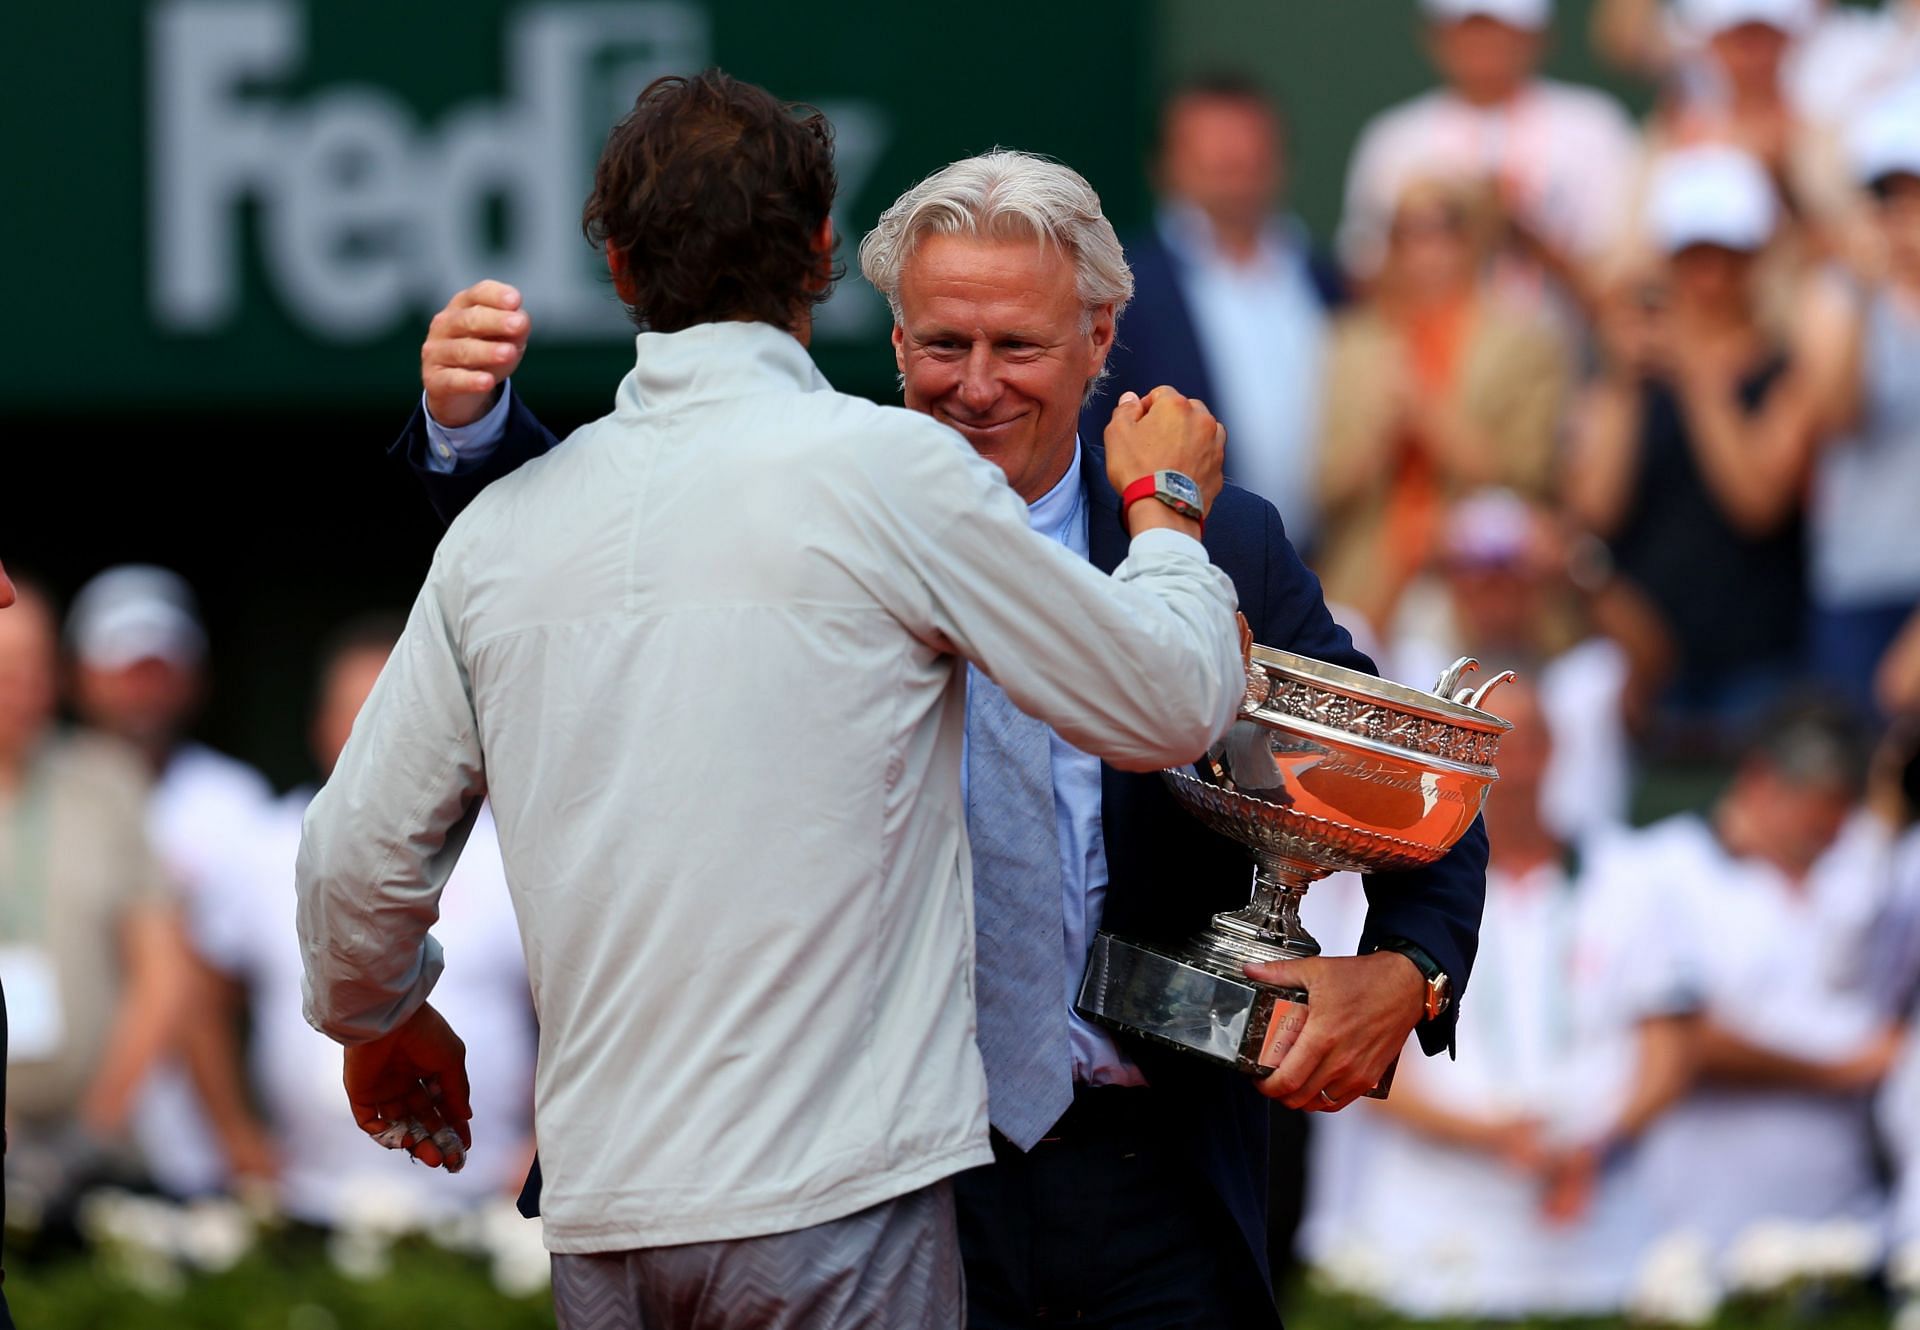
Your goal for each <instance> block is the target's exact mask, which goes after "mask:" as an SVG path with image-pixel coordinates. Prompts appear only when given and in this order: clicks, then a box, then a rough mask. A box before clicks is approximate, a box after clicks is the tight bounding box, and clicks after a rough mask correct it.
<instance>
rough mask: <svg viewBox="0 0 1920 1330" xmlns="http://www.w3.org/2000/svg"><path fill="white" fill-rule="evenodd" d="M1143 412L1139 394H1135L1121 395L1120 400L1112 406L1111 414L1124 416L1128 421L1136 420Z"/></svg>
mask: <svg viewBox="0 0 1920 1330" xmlns="http://www.w3.org/2000/svg"><path fill="white" fill-rule="evenodd" d="M1143 410H1145V408H1144V407H1142V406H1141V405H1140V394H1139V393H1136V392H1131V391H1129V392H1124V393H1121V394H1120V400H1119V401H1117V402H1115V403H1114V404H1113V414H1114V415H1116V416H1119V415H1125V416H1126V418H1127V419H1129V420H1138V419H1139V418H1140V413H1141V412H1142V411H1143Z"/></svg>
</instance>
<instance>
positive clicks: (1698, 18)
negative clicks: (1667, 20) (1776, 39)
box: [1675, 0, 1820, 37]
mask: <svg viewBox="0 0 1920 1330" xmlns="http://www.w3.org/2000/svg"><path fill="white" fill-rule="evenodd" d="M1675 8H1676V9H1677V10H1678V12H1679V16H1680V21H1681V22H1682V23H1684V24H1686V25H1687V26H1688V27H1689V28H1691V29H1693V31H1694V32H1696V33H1698V34H1699V35H1700V36H1702V37H1711V36H1713V34H1714V33H1716V32H1725V31H1726V30H1727V29H1728V28H1737V27H1739V26H1740V25H1741V24H1743V23H1764V24H1766V25H1767V26H1768V27H1769V28H1778V29H1779V30H1780V31H1781V32H1784V33H1788V34H1790V35H1792V36H1796V37H1797V36H1799V35H1800V34H1801V33H1803V32H1805V31H1807V30H1808V29H1809V28H1811V27H1812V26H1813V25H1814V23H1815V22H1816V21H1817V20H1818V19H1819V16H1820V15H1819V7H1818V5H1817V4H1816V3H1815V0H1677V2H1676V5H1675Z"/></svg>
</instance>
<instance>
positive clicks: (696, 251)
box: [581, 69, 840, 332]
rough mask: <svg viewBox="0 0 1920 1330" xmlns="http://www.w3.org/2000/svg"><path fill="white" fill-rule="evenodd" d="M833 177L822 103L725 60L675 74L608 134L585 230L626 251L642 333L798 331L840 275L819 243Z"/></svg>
mask: <svg viewBox="0 0 1920 1330" xmlns="http://www.w3.org/2000/svg"><path fill="white" fill-rule="evenodd" d="M834 188H835V179H834V173H833V128H832V126H831V125H829V124H828V123H827V118H826V117H825V116H824V115H822V114H821V113H820V112H819V111H818V110H816V109H814V108H813V107H810V106H803V105H798V104H792V103H787V102H782V101H780V100H779V99H778V98H776V97H774V96H773V95H772V94H771V93H769V92H768V91H767V90H766V89H764V88H759V87H755V86H754V85H753V84H751V83H742V82H741V81H739V80H738V79H735V78H733V77H731V76H730V75H728V74H726V73H724V72H723V71H721V70H718V69H709V70H707V71H706V72H705V73H703V74H697V75H695V76H694V77H692V78H682V77H680V76H678V75H669V76H668V77H666V78H659V79H655V80H654V81H653V82H652V83H650V84H648V85H647V87H646V90H645V91H643V92H642V93H641V94H640V97H639V99H638V100H637V101H635V102H634V105H633V110H632V111H631V112H630V113H629V114H628V115H627V117H626V118H625V119H624V120H622V121H621V122H620V123H619V124H617V125H615V126H614V128H613V132H612V133H611V134H609V135H608V136H607V146H606V148H605V149H604V150H603V151H602V152H601V154H600V164H599V166H597V167H596V168H595V169H594V173H593V194H592V196H591V197H589V198H588V199H587V207H586V212H585V215H584V216H583V217H582V219H581V229H582V230H584V231H585V232H586V234H587V239H588V240H590V241H592V242H593V243H594V244H595V245H596V246H599V247H601V248H604V249H606V250H607V251H608V252H609V254H618V256H619V257H620V259H621V260H622V266H623V268H624V272H623V278H624V280H623V281H622V282H621V283H620V286H621V296H622V298H623V299H624V300H625V301H626V302H627V312H628V314H629V315H631V316H632V318H633V321H634V323H635V324H636V325H637V326H638V327H640V328H641V329H642V330H643V331H652V332H678V331H680V330H681V329H683V328H690V327H692V326H694V325H695V324H699V323H713V322H717V321H720V320H725V319H755V320H759V321H761V322H764V323H771V324H774V325H776V326H777V327H781V328H791V327H792V326H793V325H794V323H795V322H796V321H797V320H798V319H799V317H800V316H801V314H802V313H803V312H804V311H805V310H806V309H807V308H808V306H810V305H814V304H818V303H819V302H820V301H822V300H825V299H826V298H827V296H828V294H829V293H831V291H832V289H833V287H832V283H833V282H834V281H837V280H838V279H839V276H840V272H839V269H838V268H837V267H836V268H834V269H831V270H826V271H823V268H822V262H821V256H820V254H819V252H818V251H817V250H816V249H815V248H814V238H815V237H816V236H817V235H818V234H819V231H820V224H821V223H822V222H823V221H825V220H826V218H827V213H828V211H829V210H830V209H831V208H832V207H833V194H834ZM823 278H824V279H825V280H822V279H823Z"/></svg>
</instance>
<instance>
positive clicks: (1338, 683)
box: [1242, 642, 1513, 765]
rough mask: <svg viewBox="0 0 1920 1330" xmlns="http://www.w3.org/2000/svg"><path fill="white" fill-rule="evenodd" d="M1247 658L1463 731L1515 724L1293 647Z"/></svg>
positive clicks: (1500, 729) (1263, 649)
mask: <svg viewBox="0 0 1920 1330" xmlns="http://www.w3.org/2000/svg"><path fill="white" fill-rule="evenodd" d="M1248 658H1249V660H1250V661H1253V662H1256V663H1258V664H1259V665H1261V666H1263V667H1265V668H1266V669H1268V670H1272V671H1278V672H1279V673H1280V674H1281V675H1283V676H1286V675H1292V676H1296V677H1298V678H1300V679H1301V680H1303V681H1305V682H1309V683H1315V684H1318V685H1320V686H1321V687H1323V688H1331V689H1333V690H1334V691H1335V692H1340V693H1345V694H1347V695H1348V696H1349V697H1354V698H1359V699H1362V700H1364V701H1368V702H1384V703H1387V704H1389V705H1391V706H1394V707H1397V708H1399V709H1401V710H1405V711H1408V712H1412V713H1414V714H1415V715H1419V716H1423V717H1426V718H1428V719H1432V720H1439V721H1444V722H1446V723H1447V724H1449V725H1458V726H1460V727H1461V728H1462V729H1469V730H1478V731H1481V732H1483V733H1487V734H1505V733H1507V732H1508V731H1509V730H1511V729H1512V728H1513V722H1512V721H1510V720H1507V719H1506V718H1505V717H1503V716H1497V715H1495V714H1494V713H1493V712H1491V711H1483V710H1481V709H1480V708H1479V707H1474V706H1468V705H1467V704H1466V703H1464V702H1455V701H1453V700H1451V699H1449V698H1446V697H1442V696H1441V695H1439V694H1438V693H1430V692H1427V691H1426V690H1425V689H1421V688H1415V687H1413V686H1412V685H1411V684H1403V683H1395V682H1394V681H1393V680H1391V679H1383V678H1381V677H1380V676H1379V675H1377V674H1367V673H1365V672H1364V671H1362V670H1353V669H1348V668H1347V667H1346V666H1344V665H1334V664H1331V663H1329V662H1327V661H1324V660H1316V659H1314V658H1313V657H1312V656H1301V655H1296V654H1295V653H1294V652H1291V651H1282V650H1280V649H1279V648H1278V647H1269V646H1262V645H1260V644H1259V643H1257V642H1256V643H1254V644H1253V646H1252V647H1251V648H1250V649H1249V651H1248ZM1459 665H1465V666H1467V667H1468V668H1473V667H1474V666H1475V662H1472V661H1462V662H1459V663H1458V664H1457V665H1456V667H1455V668H1456V669H1457V668H1459ZM1453 673H1454V671H1453V670H1449V671H1448V675H1449V676H1452V675H1453ZM1496 682H1498V680H1496ZM1488 691H1489V689H1488V688H1483V689H1482V690H1481V695H1482V696H1484V695H1485V694H1486V693H1487V692H1488ZM1264 705H1265V699H1264V698H1263V699H1262V700H1261V705H1260V706H1256V707H1253V708H1250V709H1249V710H1247V711H1245V712H1243V713H1242V714H1243V715H1252V714H1255V713H1257V712H1258V711H1260V710H1261V709H1262V708H1263V707H1264ZM1287 719H1288V722H1289V723H1290V724H1297V723H1298V720H1299V718H1298V717H1294V716H1289V717H1288V718H1287ZM1386 747H1388V748H1393V749H1394V750H1395V751H1396V752H1402V753H1407V752H1408V750H1405V749H1400V748H1397V747H1396V746H1395V745H1392V744H1388V745H1386ZM1408 755H1409V756H1411V755H1412V754H1411V753H1409V754H1408ZM1430 756H1431V755H1429V754H1420V757H1421V759H1422V760H1425V759H1427V758H1429V757H1430ZM1462 765H1468V764H1462Z"/></svg>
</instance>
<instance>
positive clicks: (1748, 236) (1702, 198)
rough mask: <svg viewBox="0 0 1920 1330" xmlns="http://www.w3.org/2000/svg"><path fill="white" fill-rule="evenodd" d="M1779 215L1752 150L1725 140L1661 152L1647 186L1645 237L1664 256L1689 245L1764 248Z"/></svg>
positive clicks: (1769, 183)
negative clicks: (1748, 151)
mask: <svg viewBox="0 0 1920 1330" xmlns="http://www.w3.org/2000/svg"><path fill="white" fill-rule="evenodd" d="M1779 215H1780V204H1779V199H1778V196H1777V195H1776V194H1775V192H1774V188H1773V180H1772V179H1771V178H1770V177H1769V176H1768V175H1767V172H1766V168H1765V167H1763V166H1761V165H1760V162H1759V160H1758V159H1757V158H1755V157H1754V156H1753V155H1752V154H1751V153H1746V152H1742V151H1741V150H1740V149H1738V148H1730V147H1727V146H1725V145H1723V144H1707V145H1703V146H1701V147H1697V148H1680V149H1677V150H1676V151H1673V152H1669V153H1667V154H1665V155H1664V156H1662V157H1661V158H1660V159H1659V161H1658V162H1656V163H1655V165H1654V168H1653V179H1652V181H1651V183H1650V184H1649V185H1648V188H1647V208H1646V214H1645V222H1646V228H1647V236H1648V238H1649V239H1650V240H1652V241H1653V243H1654V245H1655V246H1657V247H1658V248H1659V250H1660V251H1661V252H1662V253H1663V254H1677V253H1678V252H1679V251H1681V250H1683V249H1685V248H1686V247H1687V246H1688V245H1719V246H1722V247H1723V248H1726V249H1737V250H1742V251H1745V252H1748V253H1751V252H1753V251H1755V250H1758V249H1763V248H1765V246H1766V243H1767V241H1768V240H1770V239H1772V238H1773V228H1774V225H1775V223H1776V222H1777V221H1778V219H1779Z"/></svg>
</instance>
